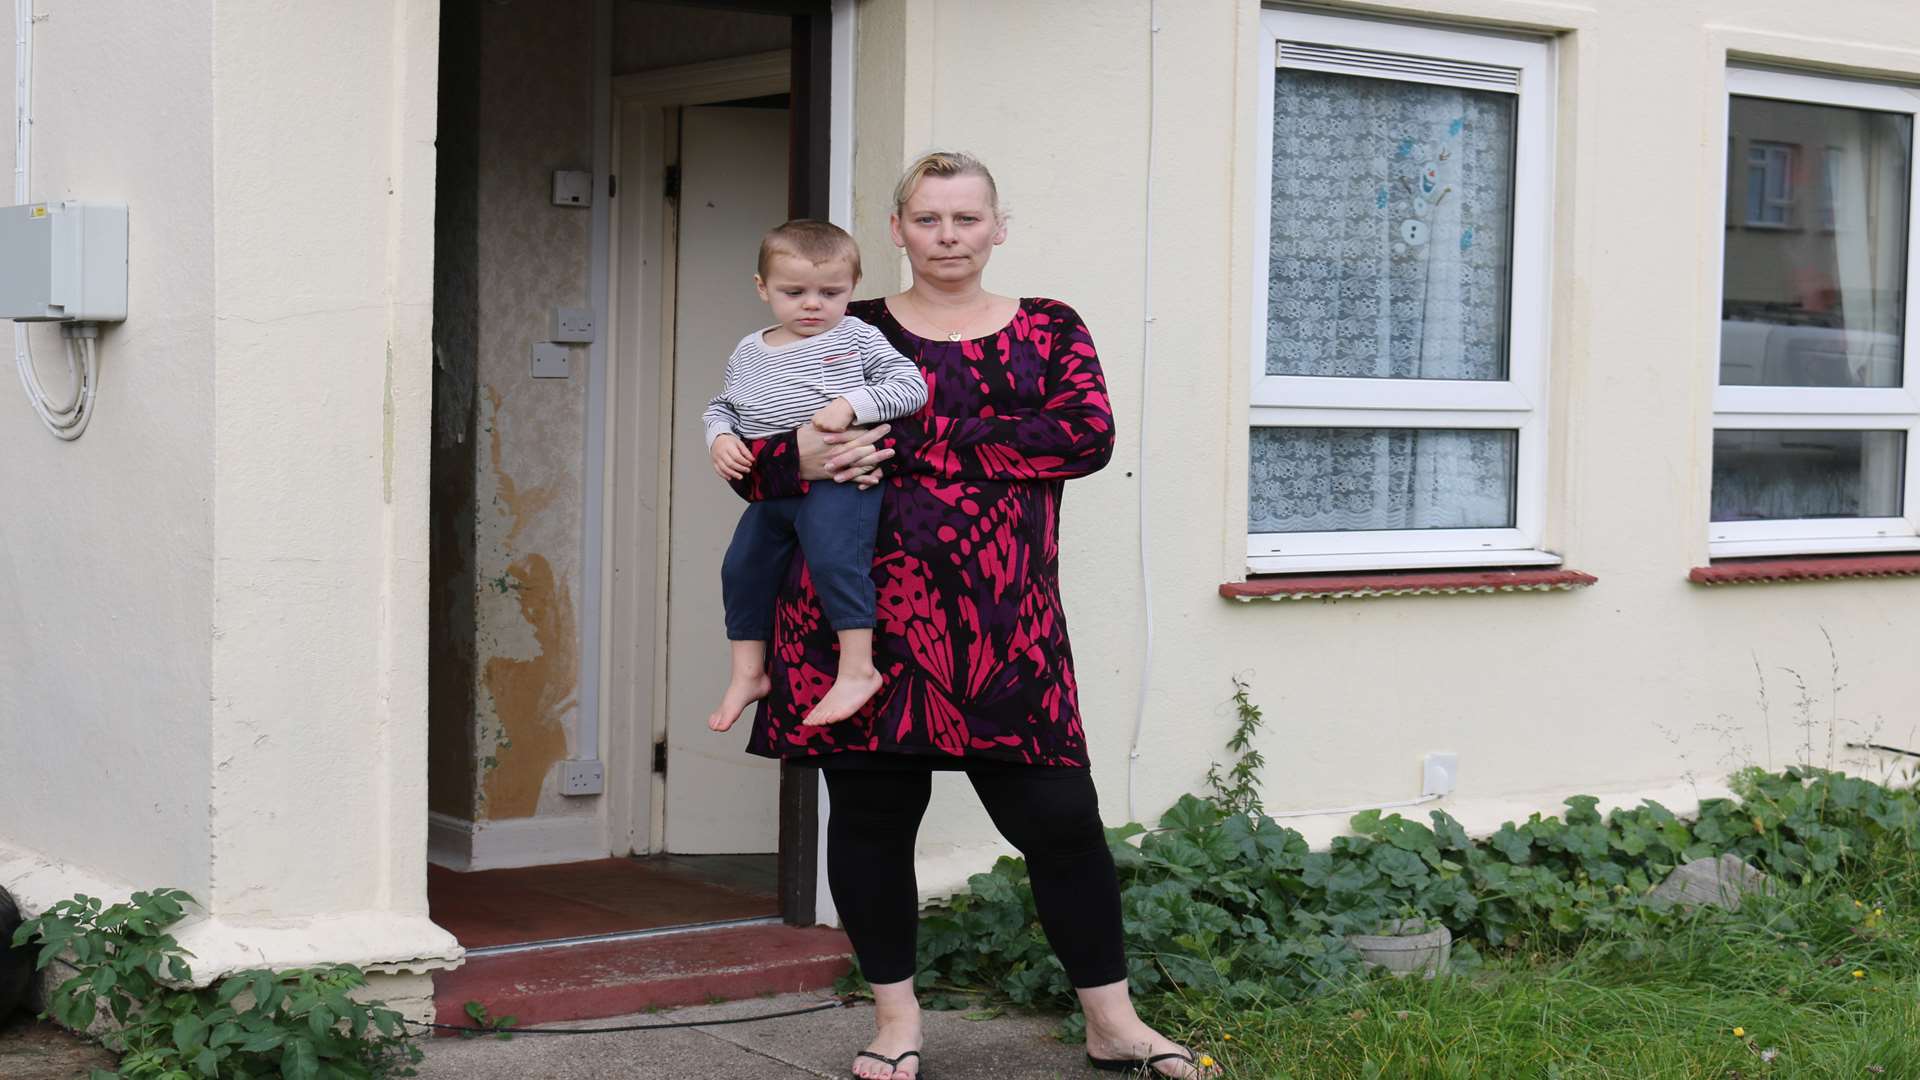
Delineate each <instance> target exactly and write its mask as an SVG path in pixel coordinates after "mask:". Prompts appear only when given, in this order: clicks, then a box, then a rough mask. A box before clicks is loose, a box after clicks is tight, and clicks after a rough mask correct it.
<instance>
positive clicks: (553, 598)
mask: <svg viewBox="0 0 1920 1080" xmlns="http://www.w3.org/2000/svg"><path fill="white" fill-rule="evenodd" d="M507 569H508V573H509V574H510V575H511V576H512V578H513V581H514V583H515V586H516V587H515V588H513V589H511V590H510V591H509V592H510V595H511V596H512V597H513V599H514V601H515V602H516V603H517V604H518V605H519V609H520V614H521V616H522V617H523V618H524V619H525V620H526V623H527V626H528V627H530V628H531V629H532V631H533V637H534V641H535V648H534V651H533V653H532V655H530V656H527V657H524V658H520V657H509V656H490V657H488V658H487V663H486V668H485V674H484V675H483V676H482V679H483V681H484V683H485V684H486V691H487V694H488V696H489V697H491V698H492V699H493V711H494V715H495V716H497V717H498V718H499V721H500V724H499V729H498V731H497V732H496V733H495V736H494V746H493V747H492V749H491V753H490V756H491V757H492V758H493V760H494V762H495V765H494V767H493V768H492V769H490V770H488V771H487V773H486V779H485V780H484V781H483V782H482V785H481V799H482V800H483V802H484V804H485V807H486V816H487V817H488V818H490V819H493V820H499V819H501V818H516V817H530V816H532V815H533V813H534V812H535V811H536V810H537V809H538V808H539V804H540V789H541V786H542V785H543V784H544V783H545V782H546V778H547V774H548V773H550V772H551V771H552V770H553V765H554V763H555V762H557V761H559V760H560V759H562V758H564V757H566V756H567V729H566V724H565V721H566V718H567V715H568V713H569V712H571V710H572V709H573V707H574V704H575V702H574V691H575V688H576V686H577V685H578V674H579V666H578V657H577V655H576V650H575V647H574V622H573V598H572V596H570V595H569V594H568V592H567V589H566V586H564V585H561V584H558V583H556V582H555V581H554V578H553V567H551V566H550V565H548V563H547V560H546V559H545V558H544V557H542V556H540V555H529V556H527V557H526V558H524V559H521V560H519V561H518V562H515V563H514V564H513V565H512V566H510V567H508V568H507ZM484 742H485V740H483V747H482V748H483V750H485V749H486V747H485V745H484ZM508 751H511V752H508Z"/></svg>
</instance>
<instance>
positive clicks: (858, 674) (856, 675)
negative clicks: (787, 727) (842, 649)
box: [800, 668, 892, 1057]
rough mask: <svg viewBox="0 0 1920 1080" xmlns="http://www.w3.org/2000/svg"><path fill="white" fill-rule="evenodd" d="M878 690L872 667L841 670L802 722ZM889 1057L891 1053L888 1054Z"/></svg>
mask: <svg viewBox="0 0 1920 1080" xmlns="http://www.w3.org/2000/svg"><path fill="white" fill-rule="evenodd" d="M879 691H880V673H879V672H878V671H875V670H874V669H873V668H868V669H867V670H865V671H847V670H845V669H844V668H843V669H842V670H841V672H840V675H839V677H837V678H835V679H834V680H833V687H832V689H830V690H828V691H827V696H826V697H823V698H821V699H820V704H818V705H815V706H814V707H813V711H811V712H809V713H807V718H806V719H805V720H802V721H800V722H801V723H803V724H808V725H812V726H816V727H817V726H819V725H821V724H837V723H839V722H840V721H842V720H845V719H846V718H847V717H849V716H852V715H853V714H854V713H857V712H859V711H860V706H862V705H865V704H866V703H867V701H868V700H869V699H870V698H872V697H873V695H874V694H876V693H878V692H879ZM888 1056H889V1057H891V1056H892V1055H891V1054H889V1055H888Z"/></svg>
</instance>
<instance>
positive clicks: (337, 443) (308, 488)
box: [181, 0, 459, 978]
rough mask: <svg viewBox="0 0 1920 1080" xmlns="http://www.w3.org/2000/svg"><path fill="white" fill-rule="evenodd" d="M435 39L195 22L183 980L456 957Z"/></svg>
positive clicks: (370, 11) (417, 6) (228, 5)
mask: <svg viewBox="0 0 1920 1080" xmlns="http://www.w3.org/2000/svg"><path fill="white" fill-rule="evenodd" d="M437 32H438V6H437V5H436V4H434V3H432V2H431V0H418V2H415V0H408V2H404V3H392V2H388V0H355V2H352V3H345V4H329V5H326V6H325V7H324V8H314V7H310V6H305V5H299V4H293V3H256V2H251V0H249V2H223V3H221V4H220V5H219V6H218V7H216V9H215V12H214V50H213V51H214V67H213V75H214V87H215V92H214V97H213V102H212V107H213V128H214V139H213V148H212V149H213V159H214V165H215V168H214V177H215V181H214V185H215V190H214V195H215V229H214V233H215V237H214V252H215V258H214V273H213V280H214V294H215V299H214V326H215V335H214V353H213V355H214V366H215V380H214V386H215V400H214V417H215V422H214V441H213V465H214V485H213V499H214V503H213V505H214V522H215V526H214V530H213V548H214V559H215V569H216V572H215V583H214V593H213V597H214V604H213V609H214V619H213V623H214V625H213V630H212V638H213V686H212V699H213V715H212V737H213V746H212V759H213V782H212V787H211V795H212V806H211V818H212V827H211V864H212V865H211V881H210V886H209V888H208V890H207V893H208V895H207V896H206V897H204V898H203V899H204V900H205V901H206V902H207V905H208V908H209V910H210V912H211V914H212V915H213V917H214V921H213V922H212V923H211V924H209V927H208V928H205V929H201V930H199V931H198V932H197V934H196V933H195V932H191V931H190V932H188V933H185V934H182V935H181V936H182V939H183V940H191V941H193V942H195V944H193V945H191V946H189V947H192V948H193V949H194V951H195V952H196V953H197V954H198V959H197V961H196V964H195V969H196V971H195V974H196V976H197V977H200V978H208V977H212V976H214V975H217V974H219V973H220V971H221V970H223V969H224V968H225V967H226V966H228V965H239V964H243V963H245V964H258V963H274V962H276V961H277V960H278V959H279V958H280V957H282V956H288V955H297V956H299V957H301V958H303V959H304V958H308V957H311V958H322V957H329V956H336V957H338V956H364V957H365V962H369V963H372V962H398V963H403V964H406V965H408V966H410V967H411V968H412V969H414V970H416V971H417V970H423V969H425V968H429V967H432V966H435V965H437V964H441V963H444V962H445V960H447V959H449V958H453V957H457V956H458V955H459V948H458V946H457V945H455V944H454V943H453V940H452V938H451V937H450V936H448V935H447V934H445V933H444V932H443V931H441V930H439V929H438V928H436V927H434V926H433V925H432V924H431V923H430V922H429V921H428V920H427V918H426V886H425V870H426V866H425V848H426V772H427V767H426V731H427V686H426V677H427V646H426V643H427V599H428V592H427V585H428V582H427V556H428V552H427V525H428V498H427V475H428V473H427V470H428V456H429V417H430V400H429V398H430V392H431V363H432V357H431V350H430V320H431V314H432V311H431V301H432V286H433V266H432V256H433V230H432V223H433V191H434V154H433V132H434V111H435V67H436V56H437V52H438V40H437ZM318 40H325V41H327V42H328V43H329V48H327V49H325V50H314V49H311V48H309V47H308V43H310V42H312V41H318ZM342 64H350V65H351V66H352V68H353V70H355V71H358V72H360V73H361V77H360V78H357V79H353V80H342V79H340V78H339V77H338V75H339V71H340V70H341V67H340V65H342ZM318 86H326V87H328V90H327V92H326V93H324V94H321V93H315V92H313V88H314V87H318ZM293 252H297V253H298V257H297V258H290V257H289V253H293ZM222 928H225V929H222Z"/></svg>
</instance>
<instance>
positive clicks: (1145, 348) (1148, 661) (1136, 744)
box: [1127, 0, 1160, 821]
mask: <svg viewBox="0 0 1920 1080" xmlns="http://www.w3.org/2000/svg"><path fill="white" fill-rule="evenodd" d="M1159 36H1160V18H1159V6H1158V4H1157V3H1156V0H1147V183H1146V195H1145V200H1146V208H1145V214H1144V217H1145V221H1144V222H1143V223H1142V228H1141V230H1140V231H1141V234H1142V236H1143V240H1142V241H1141V249H1142V253H1141V271H1140V282H1141V284H1140V310H1141V320H1140V436H1139V438H1140V464H1139V466H1138V468H1139V472H1140V490H1139V494H1138V499H1139V506H1140V592H1141V595H1142V596H1143V597H1145V599H1146V642H1145V649H1144V654H1143V655H1142V656H1141V658H1140V699H1139V701H1138V702H1137V703H1136V706H1135V709H1134V714H1133V744H1132V745H1131V746H1130V747H1128V749H1127V820H1128V821H1138V820H1140V819H1139V816H1138V814H1137V811H1136V810H1135V808H1134V788H1135V784H1134V781H1135V774H1136V772H1137V771H1138V767H1139V764H1140V737H1141V734H1142V733H1143V732H1144V731H1145V730H1146V726H1147V688H1148V687H1149V685H1151V683H1152V680H1153V570H1152V568H1151V566H1150V565H1149V564H1148V561H1147V415H1148V412H1149V410H1148V408H1147V404H1148V398H1147V394H1148V389H1149V383H1148V374H1149V372H1150V371H1151V370H1152V366H1153V365H1152V360H1153V133H1154V132H1153V120H1154V114H1155V112H1156V111H1157V110H1156V108H1155V106H1156V105H1157V104H1158V102H1157V100H1156V97H1155V93H1156V88H1155V86H1154V78H1153V76H1154V71H1155V69H1156V68H1157V67H1158V66H1159V64H1158V58H1159V48H1158V46H1159Z"/></svg>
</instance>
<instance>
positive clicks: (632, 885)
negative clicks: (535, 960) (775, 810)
mask: <svg viewBox="0 0 1920 1080" xmlns="http://www.w3.org/2000/svg"><path fill="white" fill-rule="evenodd" d="M777 877H778V873H777V867H776V862H775V857H774V856H773V855H772V854H764V855H646V856H637V857H631V858H615V859H593V860H589V861H586V862H571V863H557V864H554V865H550V866H527V867H517V868H513V869H500V870H471V871H464V872H462V871H455V870H450V869H448V868H446V867H443V866H429V867H428V868H427V910H428V913H429V915H430V916H431V917H432V919H433V921H434V922H435V923H438V924H439V925H440V926H442V927H444V928H445V929H446V930H447V932H448V933H450V934H452V935H453V936H454V939H455V940H457V941H459V942H460V944H461V945H462V946H463V947H464V948H466V950H467V951H468V952H470V953H473V952H478V951H481V950H487V949H494V948H503V947H512V946H521V945H530V946H538V947H542V948H545V947H550V946H551V944H552V943H554V942H570V941H594V940H611V939H613V938H617V936H618V935H622V934H634V933H642V932H650V931H680V930H684V929H686V928H688V927H693V926H702V925H712V924H732V923H740V922H743V921H751V920H756V919H774V918H777V917H778V916H779V915H780V914H781V912H780V898H779V891H778V885H777Z"/></svg>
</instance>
